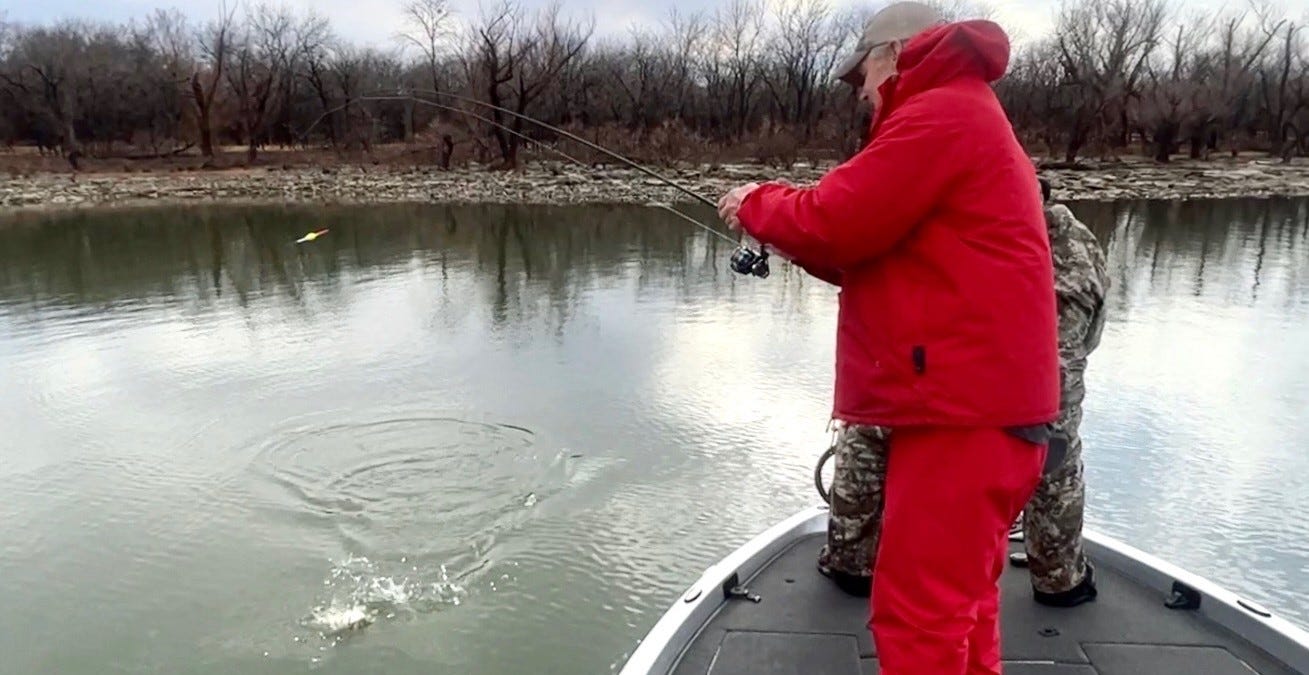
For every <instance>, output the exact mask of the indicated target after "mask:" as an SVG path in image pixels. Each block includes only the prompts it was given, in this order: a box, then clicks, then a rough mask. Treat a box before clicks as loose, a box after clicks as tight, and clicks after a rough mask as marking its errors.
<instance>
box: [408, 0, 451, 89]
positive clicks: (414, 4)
mask: <svg viewBox="0 0 1309 675" xmlns="http://www.w3.org/2000/svg"><path fill="white" fill-rule="evenodd" d="M404 17H405V30H404V32H402V33H400V39H401V40H402V41H404V43H406V44H407V45H409V46H411V47H414V48H416V49H417V50H418V51H419V53H420V54H421V55H422V57H423V59H424V60H425V61H426V65H427V73H428V77H430V78H431V83H432V89H433V90H434V91H441V90H442V87H441V81H442V79H443V78H442V77H441V65H442V60H443V59H444V57H445V55H446V53H447V51H448V50H449V47H450V40H451V39H452V38H453V37H454V28H453V25H452V24H453V23H454V16H453V13H452V12H451V10H450V6H449V4H448V3H447V1H446V0H409V1H408V2H406V3H405V4H404Z"/></svg>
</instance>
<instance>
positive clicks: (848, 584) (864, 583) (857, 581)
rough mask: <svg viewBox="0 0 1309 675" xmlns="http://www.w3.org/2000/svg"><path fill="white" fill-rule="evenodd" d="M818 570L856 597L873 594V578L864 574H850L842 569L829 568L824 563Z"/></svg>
mask: <svg viewBox="0 0 1309 675" xmlns="http://www.w3.org/2000/svg"><path fill="white" fill-rule="evenodd" d="M818 571H819V572H821V573H822V575H823V576H825V577H827V578H828V579H831V580H832V583H835V584H836V587H837V588H839V589H841V590H843V591H845V592H846V593H848V594H850V595H853V596H855V597H856V598H866V597H868V596H870V595H872V594H873V578H872V577H867V576H864V575H862V574H850V573H849V572H842V571H840V570H833V569H828V568H827V567H826V566H824V565H819V566H818Z"/></svg>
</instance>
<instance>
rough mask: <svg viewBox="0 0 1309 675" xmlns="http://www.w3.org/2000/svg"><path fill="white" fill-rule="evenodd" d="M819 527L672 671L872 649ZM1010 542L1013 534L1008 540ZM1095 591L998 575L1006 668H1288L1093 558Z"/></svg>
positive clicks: (809, 674)
mask: <svg viewBox="0 0 1309 675" xmlns="http://www.w3.org/2000/svg"><path fill="white" fill-rule="evenodd" d="M823 536H824V535H811V536H808V537H806V538H803V539H800V540H798V542H797V543H796V544H795V545H794V546H791V547H790V548H789V549H787V550H786V551H785V552H784V553H782V554H781V555H780V556H778V557H777V558H776V559H774V560H773V561H772V562H771V563H769V564H768V565H767V566H766V567H765V568H764V569H763V570H762V571H761V572H760V573H759V574H757V575H756V576H755V577H754V578H752V579H750V580H748V581H747V583H746V584H745V585H746V586H747V587H748V588H749V590H750V591H751V592H752V593H756V594H758V595H759V596H761V598H762V602H760V603H757V604H756V603H754V602H750V601H748V600H744V599H735V600H732V601H731V602H729V603H728V604H726V605H725V606H724V607H723V609H722V610H721V611H720V612H718V614H717V615H715V616H714V618H713V619H712V620H711V621H710V622H709V624H708V625H707V626H706V627H705V628H704V630H703V631H702V632H701V633H700V634H699V635H698V636H697V637H696V638H695V640H694V641H693V642H692V643H691V645H690V647H689V648H688V649H687V650H686V652H685V653H684V654H683V655H682V658H681V659H680V661H679V662H678V664H677V665H676V666H675V668H674V669H673V671H672V672H673V673H675V674H676V675H738V674H744V673H749V674H750V675H764V674H770V675H782V674H791V673H794V674H795V675H866V674H868V673H877V672H879V671H878V667H877V654H876V650H875V649H874V646H873V642H872V638H871V636H870V635H869V633H868V630H867V628H865V623H866V621H867V614H868V601H867V600H866V599H862V598H854V597H851V596H848V595H846V594H845V593H842V592H841V591H840V590H839V589H837V588H836V586H835V585H834V584H832V583H831V582H830V581H828V580H827V579H826V578H825V577H823V576H822V575H820V574H819V573H818V570H817V568H816V567H815V560H816V556H817V554H818V549H819V547H820V546H821V544H822V542H823ZM1017 546H1021V544H1018V545H1017ZM1096 586H1097V588H1098V590H1099V597H1098V598H1097V599H1096V601H1095V602H1092V603H1088V604H1085V605H1082V606H1080V607H1075V608H1072V609H1052V608H1047V607H1042V606H1040V605H1037V604H1036V603H1035V602H1033V601H1032V599H1031V588H1030V586H1029V582H1028V578H1027V570H1023V569H1016V568H1012V567H1008V568H1007V569H1006V571H1005V575H1004V578H1003V580H1002V582H1001V588H1002V593H1003V595H1002V600H1001V621H1002V628H1001V630H1002V636H1003V656H1004V661H1005V672H1006V673H1008V674H1010V675H1097V674H1099V675H1127V674H1129V673H1149V674H1151V675H1169V674H1173V673H1176V674H1178V675H1250V674H1251V673H1260V674H1261V675H1274V674H1276V675H1283V674H1285V675H1294V671H1292V670H1289V669H1287V668H1286V667H1284V666H1282V665H1280V664H1278V663H1276V662H1274V661H1272V660H1271V659H1270V658H1269V657H1268V656H1267V655H1265V654H1264V653H1263V652H1261V651H1260V650H1258V649H1256V648H1255V647H1253V646H1252V645H1250V644H1248V643H1246V642H1245V641H1243V640H1242V639H1240V638H1238V637H1236V636H1235V635H1233V634H1232V633H1230V632H1229V631H1227V630H1226V629H1224V628H1222V627H1219V626H1217V625H1215V624H1213V623H1211V622H1209V621H1208V620H1206V619H1204V618H1202V617H1200V616H1199V615H1197V614H1195V613H1193V612H1189V611H1187V610H1171V609H1167V608H1166V607H1164V598H1163V597H1160V596H1159V595H1158V594H1157V593H1155V592H1153V591H1150V590H1148V589H1146V588H1144V587H1142V586H1139V585H1137V584H1136V583H1135V582H1133V581H1131V580H1129V579H1127V578H1126V577H1123V576H1121V575H1118V574H1116V573H1115V572H1114V571H1113V570H1110V569H1106V566H1104V565H1097V566H1096Z"/></svg>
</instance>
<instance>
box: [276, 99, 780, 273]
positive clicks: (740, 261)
mask: <svg viewBox="0 0 1309 675" xmlns="http://www.w3.org/2000/svg"><path fill="white" fill-rule="evenodd" d="M405 91H407V92H415V93H420V94H431V95H435V96H445V97H448V98H451V99H454V100H456V101H460V102H463V103H467V104H470V105H476V106H481V107H483V108H486V109H489V110H494V111H497V112H500V113H502V114H506V115H510V116H512V117H516V118H518V119H521V120H523V121H525V122H529V123H531V124H535V125H537V126H538V127H540V128H542V129H545V130H547V131H551V132H553V133H556V134H559V135H560V136H563V137H565V138H568V139H570V140H573V141H576V142H578V143H581V144H582V145H584V146H586V147H588V148H591V149H592V150H595V151H596V152H599V153H602V154H604V155H605V156H608V157H611V158H613V159H615V160H617V161H618V162H621V163H622V164H623V165H625V166H628V167H630V168H632V169H635V170H636V171H639V172H641V173H643V174H645V175H647V176H650V177H651V178H654V179H655V180H658V181H659V182H661V183H663V184H665V185H667V186H669V187H672V188H674V189H676V190H678V191H679V192H682V193H683V194H686V195H688V196H690V197H692V198H694V199H695V200H697V201H699V202H702V203H704V204H706V205H708V206H710V207H714V208H717V204H715V203H714V202H713V201H712V200H710V199H709V198H708V197H705V196H704V195H701V194H699V193H697V192H695V191H694V190H691V189H690V188H688V187H686V186H684V185H682V184H680V183H678V182H676V181H674V180H672V179H671V178H668V177H667V176H664V175H662V174H660V173H658V172H657V171H654V170H652V169H650V168H647V167H645V166H642V165H641V164H638V163H637V162H635V161H634V160H631V159H629V158H627V157H624V156H623V155H620V154H619V153H617V152H615V151H613V150H610V149H609V148H606V147H604V146H602V145H600V144H598V143H595V142H592V141H589V140H587V139H585V138H582V137H581V136H578V135H577V134H574V133H572V132H569V131H567V130H565V129H561V128H559V127H557V126H554V125H552V124H549V123H548V122H544V121H542V120H539V119H536V118H534V117H531V116H529V115H525V114H522V113H519V112H516V111H513V110H510V109H508V108H504V107H501V106H497V105H494V104H491V103H487V102H485V101H479V100H477V99H475V98H471V97H468V96H462V95H459V94H454V93H447V92H440V91H436V90H432V89H408V90H405ZM354 101H401V102H413V103H420V104H423V105H426V106H430V107H433V108H436V109H438V110H445V111H449V112H454V113H459V114H461V115H465V116H467V117H470V118H473V119H476V120H479V121H481V122H484V123H486V124H489V125H491V126H492V127H495V128H497V129H500V130H501V131H504V132H506V133H509V134H512V135H513V136H515V137H517V138H520V139H523V140H525V141H527V142H529V143H532V144H534V145H536V146H538V147H541V148H545V149H546V150H549V151H551V152H553V153H555V154H556V155H559V156H560V157H563V158H564V159H566V160H568V161H569V162H572V163H573V164H576V165H578V166H580V167H582V168H586V169H590V168H592V167H591V165H590V164H588V163H587V162H584V161H582V160H580V159H577V158H576V157H573V156H571V155H569V154H568V153H565V152H564V151H562V150H560V149H558V148H556V147H554V146H552V145H548V144H546V143H543V142H541V141H539V140H537V139H534V138H531V137H529V136H527V135H526V134H523V133H521V132H519V131H517V130H515V129H513V128H512V127H510V126H508V125H506V124H504V123H502V122H498V121H496V120H493V119H490V118H487V117H484V116H482V115H478V114H476V113H474V112H471V111H469V110H465V109H463V108H460V107H458V106H452V105H445V104H442V103H437V102H435V101H430V100H428V99H425V98H422V97H421V96H416V95H414V94H413V93H399V94H370V95H366V96H360V97H357V98H355V99H354ZM354 101H351V102H350V103H347V104H345V105H341V106H337V107H336V108H332V109H330V110H327V111H325V112H324V113H323V114H322V115H320V116H319V117H318V119H316V120H314V122H313V124H310V125H309V127H308V128H306V129H305V131H304V132H303V133H302V134H301V137H302V138H305V137H307V136H308V135H309V132H311V131H313V129H314V128H315V127H316V126H317V125H318V124H319V122H321V121H322V120H324V119H326V118H327V116H329V115H332V114H335V113H337V112H339V111H341V110H344V109H345V108H347V107H349V105H351V104H352V103H353V102H354ZM648 206H651V207H654V208H658V209H662V210H665V211H668V212H669V213H672V214H674V215H676V216H678V217H679V218H681V219H682V220H685V221H686V222H688V223H690V224H692V225H694V226H696V227H698V228H700V229H702V230H704V231H705V232H708V233H709V234H711V235H713V236H715V237H718V238H720V239H722V240H724V241H726V242H728V243H731V244H733V245H736V246H737V248H736V249H735V250H734V251H733V252H732V257H731V268H732V271H734V272H736V273H737V274H742V275H749V276H756V277H759V278H761V279H762V278H766V277H767V276H768V275H769V272H770V270H769V265H768V249H767V247H765V246H763V245H760V247H759V251H754V250H753V249H751V248H750V247H748V246H746V245H745V244H744V243H742V242H740V241H733V240H732V239H731V238H730V237H728V236H727V235H725V234H723V233H722V232H720V231H718V230H716V229H714V228H712V227H709V226H708V225H706V224H704V223H702V222H700V221H699V220H697V219H695V218H693V217H691V216H690V215H687V214H686V213H684V212H682V211H680V210H678V209H676V208H674V207H672V206H671V205H669V204H664V203H658V202H652V203H650V204H648Z"/></svg>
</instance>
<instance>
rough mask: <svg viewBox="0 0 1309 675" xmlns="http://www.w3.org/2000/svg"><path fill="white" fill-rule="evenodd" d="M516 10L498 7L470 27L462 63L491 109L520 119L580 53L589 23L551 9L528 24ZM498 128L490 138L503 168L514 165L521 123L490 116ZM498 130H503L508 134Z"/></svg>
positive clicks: (508, 5)
mask: <svg viewBox="0 0 1309 675" xmlns="http://www.w3.org/2000/svg"><path fill="white" fill-rule="evenodd" d="M524 16H525V15H524V14H523V12H522V10H521V8H520V7H518V6H517V5H515V4H512V3H507V2H506V3H504V4H502V5H500V6H499V7H497V8H495V9H493V10H492V11H491V12H490V13H487V14H484V15H483V16H482V18H481V22H480V23H479V24H478V25H477V26H475V27H474V29H473V35H472V38H471V40H472V45H471V49H470V51H471V54H470V56H469V57H468V58H466V60H465V66H466V68H467V70H468V74H469V81H470V82H472V83H475V86H477V87H479V88H480V90H481V93H484V94H485V96H486V101H487V102H488V103H491V104H492V105H495V106H498V107H502V108H507V109H510V110H513V111H514V112H516V113H518V114H520V115H525V114H527V113H528V112H529V111H530V110H531V107H532V104H533V103H534V102H535V101H536V100H537V99H538V98H539V97H540V96H541V94H542V93H543V92H544V91H545V89H546V88H547V87H549V86H550V85H551V84H553V83H554V82H555V80H556V79H558V78H559V77H560V75H561V73H562V72H563V71H564V69H565V68H567V67H569V66H570V65H571V64H573V63H574V61H575V60H576V59H577V58H578V57H579V56H580V55H581V54H582V52H583V50H584V49H585V48H586V45H587V43H588V41H589V40H590V38H591V34H592V32H593V30H594V24H593V23H588V24H581V23H576V22H573V21H565V20H563V19H562V17H561V16H560V6H559V5H558V4H552V5H549V6H547V7H546V8H544V9H542V10H541V11H540V12H538V13H537V15H536V16H535V18H534V20H533V21H532V22H531V23H528V21H527V20H525V18H524ZM491 115H492V117H493V118H494V120H495V122H496V124H497V125H498V126H493V127H492V129H491V134H492V136H494V138H495V140H496V144H497V145H498V146H499V149H500V154H501V159H502V160H503V165H504V166H505V167H506V168H511V167H514V166H516V165H517V162H518V148H519V145H520V140H521V134H522V133H523V119H522V118H521V117H512V118H511V119H510V118H509V117H510V116H507V115H504V114H502V113H501V112H500V111H498V110H493V111H492V112H491ZM502 126H508V127H509V128H510V129H512V133H509V132H506V131H505V129H503V128H501V127H502Z"/></svg>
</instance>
